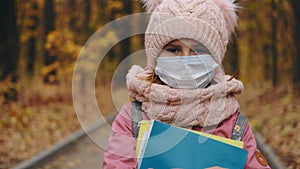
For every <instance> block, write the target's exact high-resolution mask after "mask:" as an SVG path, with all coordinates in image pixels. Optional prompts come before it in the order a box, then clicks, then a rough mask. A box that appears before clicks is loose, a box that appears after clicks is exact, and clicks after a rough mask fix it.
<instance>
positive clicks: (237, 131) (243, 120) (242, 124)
mask: <svg viewBox="0 0 300 169" xmlns="http://www.w3.org/2000/svg"><path fill="white" fill-rule="evenodd" d="M247 123H248V118H247V117H246V116H245V115H244V114H243V113H240V112H239V114H238V118H237V120H236V122H235V126H234V128H233V130H232V137H231V139H233V140H242V136H243V134H244V131H245V128H246V126H247Z"/></svg>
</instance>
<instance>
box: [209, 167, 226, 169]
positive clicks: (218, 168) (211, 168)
mask: <svg viewBox="0 0 300 169" xmlns="http://www.w3.org/2000/svg"><path fill="white" fill-rule="evenodd" d="M206 169H226V168H221V167H217V166H216V167H210V168H206Z"/></svg>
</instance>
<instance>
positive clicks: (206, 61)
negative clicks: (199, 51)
mask: <svg viewBox="0 0 300 169" xmlns="http://www.w3.org/2000/svg"><path fill="white" fill-rule="evenodd" d="M217 67H218V64H217V63H216V61H215V60H214V59H213V57H212V56H211V55H194V56H170V57H158V59H157V65H156V67H155V70H154V71H155V74H156V75H158V76H159V78H160V79H161V80H162V81H163V82H164V83H165V84H167V85H168V86H170V87H172V88H178V89H196V88H204V87H206V86H207V85H208V84H209V83H210V82H211V81H212V79H213V77H214V75H215V70H216V68H217Z"/></svg>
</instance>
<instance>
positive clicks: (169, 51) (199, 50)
mask: <svg viewBox="0 0 300 169" xmlns="http://www.w3.org/2000/svg"><path fill="white" fill-rule="evenodd" d="M203 54H209V51H208V49H207V48H206V47H205V46H203V45H202V44H201V43H199V42H197V41H195V40H193V39H178V40H173V41H171V42H170V43H168V44H167V45H166V46H165V47H164V48H163V50H162V51H161V52H160V54H159V57H164V56H192V55H203Z"/></svg>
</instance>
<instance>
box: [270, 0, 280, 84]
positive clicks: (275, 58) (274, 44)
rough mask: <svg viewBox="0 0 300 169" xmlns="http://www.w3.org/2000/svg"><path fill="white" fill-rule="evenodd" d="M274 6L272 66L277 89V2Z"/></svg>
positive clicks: (272, 17) (273, 0)
mask: <svg viewBox="0 0 300 169" xmlns="http://www.w3.org/2000/svg"><path fill="white" fill-rule="evenodd" d="M271 6H272V14H271V26H272V32H271V39H272V43H271V56H272V60H273V64H272V84H273V87H276V86H277V85H278V73H277V59H278V51H277V25H276V23H277V19H276V18H277V16H276V15H277V13H276V11H277V6H276V2H275V0H272V1H271Z"/></svg>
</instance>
